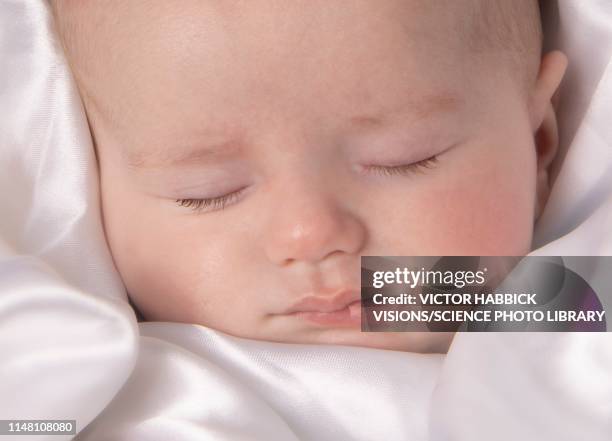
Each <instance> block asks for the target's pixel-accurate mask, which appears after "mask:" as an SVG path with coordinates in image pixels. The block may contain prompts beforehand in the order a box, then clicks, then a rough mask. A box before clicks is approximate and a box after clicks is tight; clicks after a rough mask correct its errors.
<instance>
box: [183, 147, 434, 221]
mask: <svg viewBox="0 0 612 441" xmlns="http://www.w3.org/2000/svg"><path fill="white" fill-rule="evenodd" d="M437 164H438V157H437V156H432V157H431V158H427V159H424V160H422V161H419V162H414V163H412V164H406V165H397V166H393V167H389V166H383V165H367V166H365V167H364V169H365V170H367V171H371V172H374V173H377V174H380V175H385V176H397V175H403V176H405V175H409V174H412V173H418V172H423V171H425V170H430V169H432V168H434V167H435V166H436V165H437ZM242 191H243V190H242V189H241V190H238V191H234V192H233V193H229V194H226V195H223V196H218V197H215V198H207V199H176V203H177V204H178V205H179V206H180V207H184V208H190V209H191V210H193V211H195V212H200V211H203V210H205V209H208V208H211V209H212V210H213V211H216V210H223V209H224V208H225V207H227V206H228V205H231V204H233V203H234V202H236V200H237V199H238V198H239V197H240V195H241V194H242Z"/></svg>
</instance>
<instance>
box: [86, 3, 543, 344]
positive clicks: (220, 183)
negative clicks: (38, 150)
mask: <svg viewBox="0 0 612 441" xmlns="http://www.w3.org/2000/svg"><path fill="white" fill-rule="evenodd" d="M447 3H448V4H447V6H445V8H446V13H444V14H440V13H439V12H440V10H439V9H437V8H432V10H429V8H430V6H427V5H428V4H431V2H421V1H406V0H384V1H376V2H373V1H369V0H367V1H366V0H364V1H350V2H344V1H343V2H320V1H294V2H287V1H284V0H282V1H281V0H279V1H269V0H266V1H232V2H229V1H228V2H225V1H223V2H221V1H218V2H216V1H201V0H185V1H181V2H162V1H147V2H140V1H129V2H123V1H108V2H89V4H88V5H87V6H77V8H82V11H80V12H79V13H80V14H82V21H83V23H85V24H84V29H85V30H86V31H87V32H88V38H89V41H90V45H91V46H90V48H89V49H88V51H89V52H88V54H85V51H84V52H83V55H82V59H81V60H80V61H76V63H75V64H76V70H75V71H76V73H77V78H78V81H79V85H80V87H81V91H82V93H83V96H84V101H85V104H86V107H87V111H88V114H89V117H90V120H91V123H92V128H93V132H94V136H95V140H96V143H97V152H98V158H99V163H100V172H101V192H102V203H103V214H104V224H105V229H106V234H107V237H108V241H109V244H110V247H111V250H112V254H113V257H114V260H115V263H116V265H117V268H118V270H119V272H120V274H121V276H122V278H123V281H124V282H125V285H126V287H127V290H128V292H129V295H130V297H131V298H132V300H133V302H134V303H135V305H136V306H137V307H138V308H139V309H140V310H141V312H142V313H143V314H144V316H145V317H146V319H148V320H160V321H175V322H186V323H197V324H202V325H205V326H208V327H211V328H214V329H218V330H220V331H223V332H226V333H229V334H233V335H236V336H241V337H247V338H255V339H263V340H272V341H281V342H298V343H335V344H348V345H360V346H370V347H379V348H390V349H401V350H413V351H429V350H438V349H439V348H441V347H444V345H445V344H447V343H448V341H447V340H448V338H449V336H448V335H445V334H419V333H388V334H384V333H362V332H360V326H359V321H358V320H354V318H357V319H358V316H355V315H353V319H351V318H350V314H349V311H350V310H351V309H352V310H353V312H355V311H354V310H355V308H354V307H353V308H349V307H347V308H346V309H345V310H344V312H340V313H339V312H336V313H331V312H329V310H330V309H338V308H342V307H344V306H345V305H347V304H348V303H350V302H351V301H355V300H358V299H359V289H360V256H361V255H522V254H525V253H527V252H528V251H529V249H530V243H531V238H532V229H533V224H534V217H535V200H536V198H535V195H536V184H537V182H536V181H537V179H536V175H537V173H536V171H537V155H536V149H535V147H534V138H533V134H534V133H533V128H532V126H531V124H530V116H529V110H528V106H527V103H526V101H527V100H526V98H525V96H524V95H525V94H524V93H523V92H522V91H521V87H520V85H519V84H518V82H517V81H516V79H514V78H513V77H512V75H509V74H507V73H506V72H507V71H506V69H503V68H501V67H499V65H498V63H495V62H487V61H486V60H485V58H486V57H484V56H483V58H482V60H481V62H478V63H477V62H475V61H474V60H475V59H476V56H475V55H474V54H472V53H470V49H469V48H468V47H467V45H466V44H465V42H464V41H462V39H461V38H457V36H456V35H455V33H454V32H452V31H451V30H450V29H458V28H457V26H460V25H461V23H460V19H458V18H457V17H458V15H460V14H461V8H460V6H453V5H455V4H459V3H461V2H447ZM346 292H349V293H350V294H346ZM341 293H343V294H342V298H340V299H335V300H336V302H332V303H331V304H330V305H327V306H321V305H315V306H312V305H314V303H309V301H306V302H302V303H300V302H301V301H302V300H304V299H305V298H310V297H317V298H321V299H323V301H326V300H330V299H332V298H333V297H335V296H338V295H339V294H341ZM309 305H310V306H309ZM353 306H354V305H353ZM300 311H301V312H300ZM308 311H310V312H308ZM313 311H314V312H313ZM316 311H318V312H316ZM445 342H446V343H445Z"/></svg>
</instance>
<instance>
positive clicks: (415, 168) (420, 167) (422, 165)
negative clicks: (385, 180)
mask: <svg viewBox="0 0 612 441" xmlns="http://www.w3.org/2000/svg"><path fill="white" fill-rule="evenodd" d="M437 165H438V156H432V157H431V158H427V159H423V160H422V161H419V162H413V163H412V164H405V165H397V166H393V167H389V166H384V165H366V166H365V167H364V169H365V170H366V171H371V172H374V173H377V174H379V175H384V176H397V175H402V176H406V175H410V174H413V173H418V172H424V171H426V170H431V169H432V168H435V167H436V166H437Z"/></svg>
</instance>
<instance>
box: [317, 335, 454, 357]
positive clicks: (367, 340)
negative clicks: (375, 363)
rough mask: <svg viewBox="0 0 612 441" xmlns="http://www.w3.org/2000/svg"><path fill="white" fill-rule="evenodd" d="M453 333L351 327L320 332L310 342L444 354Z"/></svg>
mask: <svg viewBox="0 0 612 441" xmlns="http://www.w3.org/2000/svg"><path fill="white" fill-rule="evenodd" d="M454 335H455V333H453V332H362V331H361V330H353V329H330V330H326V331H324V332H321V333H320V334H319V335H318V336H316V337H315V338H314V341H313V342H312V343H315V344H333V345H346V346H360V347H366V348H373V349H387V350H393V351H403V352H416V353H422V354H430V353H439V354H445V353H447V352H448V348H449V347H450V344H451V342H452V340H453V337H454Z"/></svg>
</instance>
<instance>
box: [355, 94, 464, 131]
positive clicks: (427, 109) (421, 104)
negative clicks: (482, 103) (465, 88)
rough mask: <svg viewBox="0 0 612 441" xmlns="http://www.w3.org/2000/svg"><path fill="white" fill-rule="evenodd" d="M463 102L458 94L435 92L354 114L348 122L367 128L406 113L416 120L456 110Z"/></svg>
mask: <svg viewBox="0 0 612 441" xmlns="http://www.w3.org/2000/svg"><path fill="white" fill-rule="evenodd" d="M464 103H465V100H464V99H463V98H462V97H460V96H459V95H456V94H453V93H436V94H431V95H426V96H424V97H419V98H414V99H412V100H408V102H404V103H402V104H400V105H399V106H396V107H393V108H389V109H386V110H383V111H380V112H378V113H376V114H362V115H356V116H353V117H352V118H351V119H350V120H349V122H350V124H351V125H353V126H357V127H363V128H369V127H379V126H382V125H384V123H385V122H386V121H388V120H393V119H398V118H401V117H403V116H407V115H410V116H412V117H414V118H416V119H418V120H424V119H428V118H431V117H432V116H434V115H436V114H440V113H449V112H453V111H457V110H459V109H460V108H461V107H462V106H463V105H464Z"/></svg>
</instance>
